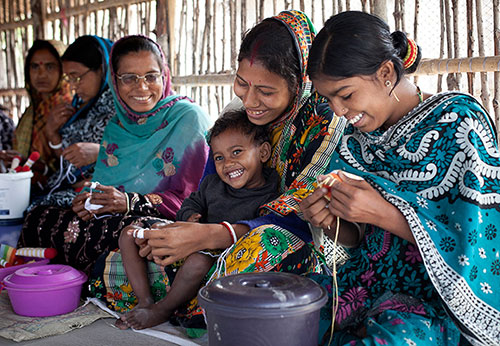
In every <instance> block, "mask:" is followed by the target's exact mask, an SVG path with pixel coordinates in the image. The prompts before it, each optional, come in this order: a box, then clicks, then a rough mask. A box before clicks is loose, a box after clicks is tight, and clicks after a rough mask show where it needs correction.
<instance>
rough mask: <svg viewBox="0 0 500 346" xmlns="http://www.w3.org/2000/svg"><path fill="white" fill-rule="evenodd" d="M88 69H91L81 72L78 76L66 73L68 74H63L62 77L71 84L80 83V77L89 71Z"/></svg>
mask: <svg viewBox="0 0 500 346" xmlns="http://www.w3.org/2000/svg"><path fill="white" fill-rule="evenodd" d="M90 71H92V70H91V69H88V70H87V71H86V72H84V73H82V74H81V75H79V76H75V75H68V74H63V79H64V80H65V81H67V82H69V83H71V84H78V83H80V81H81V80H82V78H83V77H84V76H85V75H86V74H87V73H89V72H90Z"/></svg>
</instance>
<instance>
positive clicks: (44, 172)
mask: <svg viewBox="0 0 500 346" xmlns="http://www.w3.org/2000/svg"><path fill="white" fill-rule="evenodd" d="M44 166H45V167H44V169H43V175H47V173H49V166H47V164H44Z"/></svg>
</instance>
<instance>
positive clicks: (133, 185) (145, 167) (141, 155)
mask: <svg viewBox="0 0 500 346" xmlns="http://www.w3.org/2000/svg"><path fill="white" fill-rule="evenodd" d="M130 37H132V38H134V37H136V38H137V37H140V38H143V39H145V40H149V41H151V42H152V43H153V44H154V45H155V46H156V47H157V48H158V51H159V52H160V54H161V58H162V61H163V66H161V67H162V71H163V76H164V78H163V95H162V98H161V99H160V100H159V101H158V103H157V104H156V105H155V106H154V107H153V109H152V110H150V111H148V112H143V113H138V112H135V111H134V110H132V109H131V108H130V107H129V106H128V105H127V104H126V103H125V102H124V101H123V100H122V98H121V97H120V95H119V93H118V85H117V78H116V71H115V70H114V67H113V64H112V63H110V69H109V74H110V75H109V84H110V87H111V91H112V94H113V98H114V103H115V108H116V116H115V117H113V118H112V119H111V120H110V121H109V123H108V126H107V127H106V129H105V131H104V135H103V138H102V142H101V149H100V152H99V156H98V159H97V164H96V169H95V174H94V180H96V181H99V182H100V183H101V184H104V185H111V186H115V187H117V188H119V189H121V190H124V191H128V192H138V193H141V194H145V193H150V192H162V191H166V190H173V191H175V190H176V189H177V188H178V187H180V186H184V185H183V184H184V183H185V182H181V180H183V179H184V180H189V179H192V177H193V175H194V173H188V172H187V171H186V170H189V167H193V166H194V165H196V164H199V162H195V161H196V159H195V158H193V154H196V155H198V156H199V157H202V156H203V157H204V155H206V153H205V151H206V152H208V149H207V147H206V143H205V137H204V136H205V132H206V130H207V129H208V125H209V121H208V116H207V115H206V113H205V112H204V111H203V110H202V109H201V108H200V107H199V106H198V105H196V104H195V103H193V102H192V101H191V100H189V99H188V98H187V97H185V96H179V95H173V94H172V92H171V89H170V83H171V82H170V72H169V70H168V66H167V64H166V62H165V57H164V55H163V52H162V50H161V47H160V46H159V45H158V44H157V43H156V42H154V41H153V40H151V39H150V38H148V37H146V36H139V35H136V36H127V37H124V38H122V39H120V40H118V41H117V42H116V43H115V44H114V45H113V48H112V50H111V55H110V61H113V54H114V52H115V47H116V46H117V45H119V44H120V43H122V41H123V40H127V39H129V38H130ZM198 149H200V150H201V151H198ZM202 152H203V153H204V154H201V153H202ZM200 155H201V156H200ZM203 165H204V163H203V164H202V166H203ZM193 171H194V170H193ZM199 171H200V174H201V171H202V170H199ZM196 179H197V181H195V182H192V183H193V185H195V186H197V184H198V183H199V179H200V175H196ZM179 206H180V205H179Z"/></svg>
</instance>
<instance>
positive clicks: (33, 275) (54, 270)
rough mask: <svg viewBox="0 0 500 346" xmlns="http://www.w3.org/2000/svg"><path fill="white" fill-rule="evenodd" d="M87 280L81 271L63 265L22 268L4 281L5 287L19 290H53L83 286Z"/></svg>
mask: <svg viewBox="0 0 500 346" xmlns="http://www.w3.org/2000/svg"><path fill="white" fill-rule="evenodd" d="M86 279H87V277H86V275H85V274H83V273H82V272H81V271H79V270H77V269H75V268H73V267H71V266H68V265H63V264H47V265H41V266H35V267H27V268H22V269H19V270H17V271H15V272H14V273H13V274H10V275H9V276H7V277H6V278H5V279H4V282H5V286H6V287H7V289H8V288H9V287H12V288H17V289H47V288H48V289H53V288H58V287H66V286H70V285H76V284H81V283H83V282H84V281H85V280H86Z"/></svg>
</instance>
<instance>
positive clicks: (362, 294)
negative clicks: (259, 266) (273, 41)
mask: <svg viewBox="0 0 500 346" xmlns="http://www.w3.org/2000/svg"><path fill="white" fill-rule="evenodd" d="M419 60H420V49H419V47H418V46H417V45H416V44H415V42H413V41H412V40H411V39H408V38H407V37H406V35H405V34H404V33H402V32H398V31H396V32H394V33H392V34H391V33H390V31H389V28H388V26H387V25H386V24H385V23H384V22H383V21H382V20H380V19H379V18H377V17H375V16H372V15H369V14H366V13H362V12H344V13H341V14H339V15H336V16H333V17H332V18H330V19H329V20H328V21H327V22H326V24H325V27H324V28H323V29H322V30H321V32H320V33H319V34H318V36H317V38H316V40H315V42H314V44H313V47H312V49H311V54H310V64H309V68H308V72H309V75H310V76H311V79H312V81H313V84H314V85H315V87H316V88H317V90H318V92H320V93H321V94H322V95H324V96H325V97H327V98H328V100H329V104H330V107H332V109H334V111H335V112H336V113H337V114H339V115H341V116H344V117H345V118H346V119H347V120H348V121H349V123H350V126H348V127H347V129H346V131H345V133H344V136H343V137H342V142H341V145H340V147H339V149H338V150H337V152H336V153H335V154H334V155H333V157H332V160H331V163H330V167H329V170H330V171H333V170H336V169H337V170H342V171H346V172H349V173H352V174H355V175H357V176H358V177H361V178H362V179H361V180H360V179H359V178H355V177H353V176H348V175H347V174H344V173H340V179H341V181H337V182H335V183H334V184H333V186H332V187H331V188H330V191H328V189H326V188H321V189H317V190H316V191H315V192H314V193H313V194H311V195H310V196H309V197H308V198H307V199H305V200H304V201H303V202H302V203H301V205H300V207H301V209H302V211H303V212H304V216H305V217H306V219H308V220H309V221H310V223H311V224H312V225H313V226H315V227H317V228H316V230H317V231H318V232H319V233H322V232H323V231H324V232H325V233H326V234H327V235H328V236H330V237H331V238H332V239H336V238H337V236H338V241H339V243H342V244H344V245H347V246H349V248H347V251H348V253H349V255H350V258H349V259H348V260H347V261H346V262H345V264H343V265H342V266H341V267H340V268H339V270H338V272H337V273H336V276H335V275H334V277H333V278H332V276H327V275H311V278H312V279H314V280H316V281H317V282H319V283H320V284H321V285H323V286H324V287H325V288H326V289H327V290H328V291H329V293H330V300H329V302H328V304H327V305H326V306H325V307H324V308H323V310H322V312H321V325H320V335H319V338H320V342H321V343H322V344H333V345H357V344H360V345H361V344H363V345H396V344H407V345H457V344H458V343H459V342H460V343H461V344H462V342H463V343H465V344H467V343H468V342H472V343H474V344H487V345H498V344H500V310H499V309H500V304H499V301H498V299H497V298H495V297H496V294H497V293H498V290H499V289H500V259H499V246H498V238H497V237H498V231H499V229H498V227H499V226H498V221H499V220H500V207H499V205H500V163H499V158H500V152H499V150H498V146H497V137H496V130H495V128H494V126H493V125H492V123H491V120H490V118H489V116H488V114H487V112H486V111H485V110H484V108H483V107H482V106H481V105H480V103H479V102H478V101H477V100H476V99H474V98H473V97H472V96H470V95H466V94H463V93H460V92H444V93H439V94H436V95H430V94H426V93H422V92H421V91H420V89H419V88H418V87H417V86H415V85H414V84H413V83H411V82H410V81H409V80H408V79H407V78H406V77H405V76H404V74H405V73H406V72H410V73H411V72H412V71H414V70H415V69H416V67H417V65H418V62H419ZM323 178H324V177H321V178H320V179H319V180H320V181H321V180H322V179H323ZM327 194H330V198H329V199H327V198H326V196H327ZM337 229H339V232H338V234H337V232H336V230H337ZM337 293H338V295H337ZM332 313H333V314H334V315H335V319H334V321H335V323H332ZM332 327H333V330H334V333H333V335H332V333H331V330H332Z"/></svg>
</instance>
